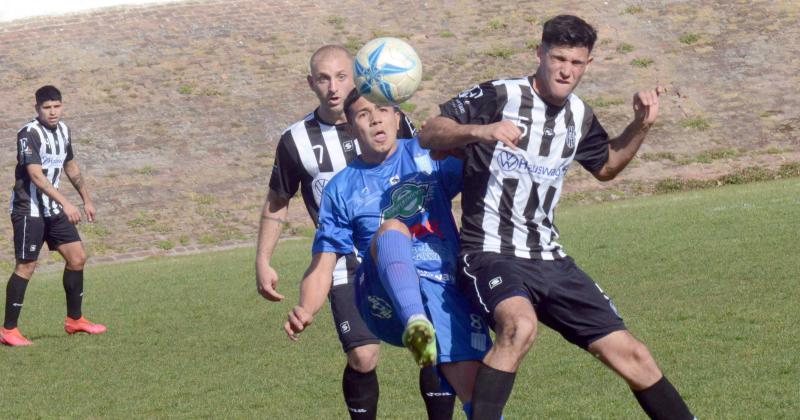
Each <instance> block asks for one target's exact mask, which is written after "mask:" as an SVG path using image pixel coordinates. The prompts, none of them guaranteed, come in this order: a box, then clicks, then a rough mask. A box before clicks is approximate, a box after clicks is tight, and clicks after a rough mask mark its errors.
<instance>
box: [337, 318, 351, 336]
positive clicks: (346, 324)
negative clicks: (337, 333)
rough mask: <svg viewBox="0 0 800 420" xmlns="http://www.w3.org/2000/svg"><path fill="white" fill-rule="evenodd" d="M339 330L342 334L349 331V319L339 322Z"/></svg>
mask: <svg viewBox="0 0 800 420" xmlns="http://www.w3.org/2000/svg"><path fill="white" fill-rule="evenodd" d="M339 330H341V331H342V334H347V333H349V332H350V321H345V322H342V323H341V324H339Z"/></svg>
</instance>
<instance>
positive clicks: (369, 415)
mask: <svg viewBox="0 0 800 420" xmlns="http://www.w3.org/2000/svg"><path fill="white" fill-rule="evenodd" d="M342 390H343V391H344V402H345V404H347V411H349V412H350V418H351V419H352V420H374V419H375V418H376V417H377V415H378V395H379V393H380V389H379V387H378V374H376V373H375V369H373V370H371V371H369V372H367V373H361V372H359V371H357V370H355V369H353V368H351V367H350V365H349V364H348V365H347V367H345V368H344V374H343V375H342Z"/></svg>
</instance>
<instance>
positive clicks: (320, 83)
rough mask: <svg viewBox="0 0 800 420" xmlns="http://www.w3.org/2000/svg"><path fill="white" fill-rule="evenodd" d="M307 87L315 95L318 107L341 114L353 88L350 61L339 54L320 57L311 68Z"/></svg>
mask: <svg viewBox="0 0 800 420" xmlns="http://www.w3.org/2000/svg"><path fill="white" fill-rule="evenodd" d="M308 86H309V87H311V90H313V91H314V93H315V94H316V95H317V98H318V99H319V105H320V107H323V108H325V109H326V110H327V111H331V112H332V113H336V114H339V113H342V112H343V109H342V108H343V106H344V100H345V98H347V94H348V93H350V91H351V90H353V86H354V85H353V62H352V60H350V59H349V58H348V57H347V56H346V55H345V54H343V53H339V52H332V53H329V54H327V55H325V56H323V57H320V58H319V59H318V60H317V61H316V63H314V65H313V67H312V68H311V74H310V75H309V76H308Z"/></svg>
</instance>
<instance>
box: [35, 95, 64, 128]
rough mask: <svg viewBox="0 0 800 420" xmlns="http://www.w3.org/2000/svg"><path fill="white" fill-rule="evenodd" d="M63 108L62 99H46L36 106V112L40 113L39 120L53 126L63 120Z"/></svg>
mask: <svg viewBox="0 0 800 420" xmlns="http://www.w3.org/2000/svg"><path fill="white" fill-rule="evenodd" d="M62 109H63V108H62V106H61V101H44V102H42V103H41V104H40V105H37V106H36V113H37V114H38V117H39V121H41V122H43V123H44V124H45V125H47V126H48V127H50V128H53V127H55V126H56V125H58V122H59V121H61V111H62Z"/></svg>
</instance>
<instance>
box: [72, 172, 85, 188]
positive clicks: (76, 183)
mask: <svg viewBox="0 0 800 420" xmlns="http://www.w3.org/2000/svg"><path fill="white" fill-rule="evenodd" d="M69 180H70V181H71V182H72V186H73V187H75V190H76V191H80V190H81V188H83V177H82V176H81V174H80V173H77V174H75V175H74V176H71V177H70V178H69Z"/></svg>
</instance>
